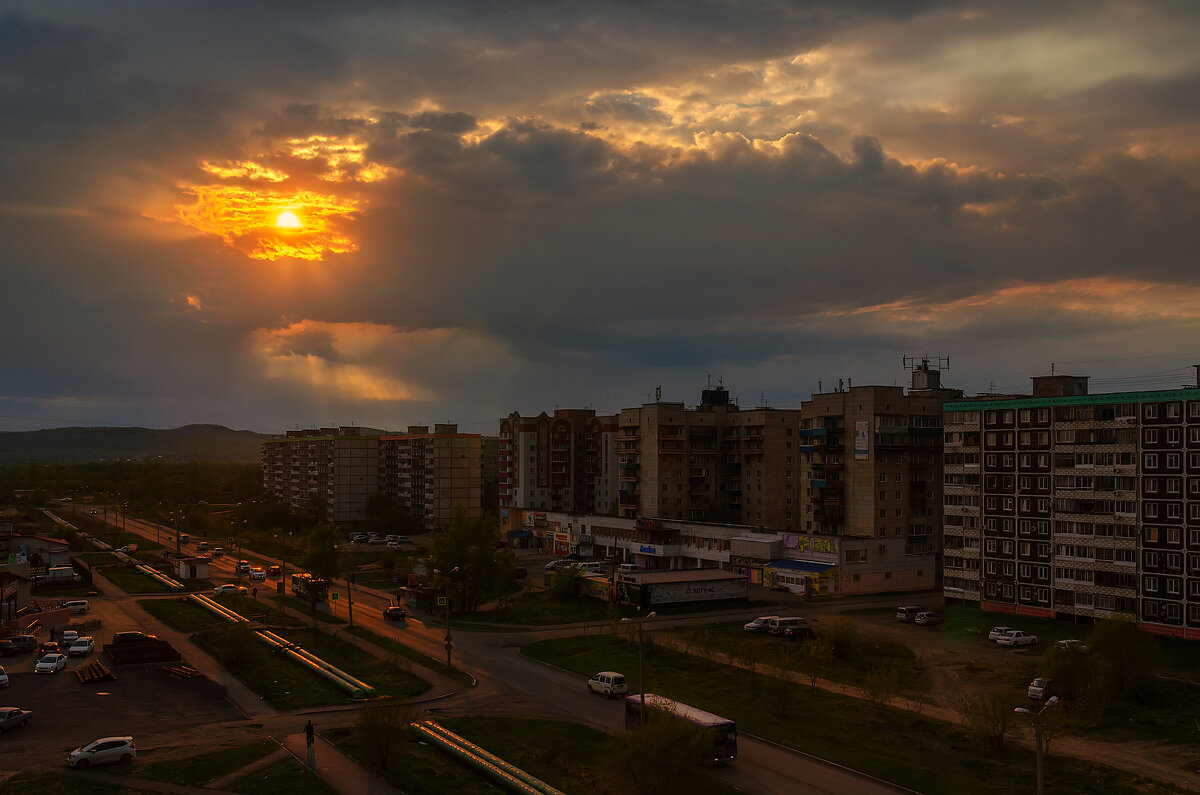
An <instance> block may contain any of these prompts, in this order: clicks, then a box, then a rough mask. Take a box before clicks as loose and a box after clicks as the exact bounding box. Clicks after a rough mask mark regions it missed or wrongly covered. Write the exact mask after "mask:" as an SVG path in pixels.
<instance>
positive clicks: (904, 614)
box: [896, 605, 925, 624]
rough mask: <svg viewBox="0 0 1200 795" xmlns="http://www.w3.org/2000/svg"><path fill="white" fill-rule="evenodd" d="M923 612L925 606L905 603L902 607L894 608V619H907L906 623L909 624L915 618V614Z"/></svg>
mask: <svg viewBox="0 0 1200 795" xmlns="http://www.w3.org/2000/svg"><path fill="white" fill-rule="evenodd" d="M923 612H925V608H923V607H919V606H917V605H905V606H904V607H897V608H896V620H897V621H907V622H908V623H910V624H911V623H912V622H913V621H915V620H916V618H917V614H918V613H923Z"/></svg>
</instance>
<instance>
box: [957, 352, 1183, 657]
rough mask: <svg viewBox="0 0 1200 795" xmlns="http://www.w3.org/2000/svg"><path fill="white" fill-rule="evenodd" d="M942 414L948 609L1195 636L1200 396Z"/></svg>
mask: <svg viewBox="0 0 1200 795" xmlns="http://www.w3.org/2000/svg"><path fill="white" fill-rule="evenodd" d="M1087 382H1088V379H1087V378H1086V377H1077V376H1062V375H1056V376H1047V377H1040V378H1034V379H1033V392H1032V395H1021V396H1003V397H988V398H979V399H971V400H954V401H949V402H947V403H946V405H945V412H946V414H945V417H946V424H945V469H944V478H945V485H944V511H945V514H946V520H945V534H946V552H945V567H944V580H943V589H944V594H945V597H946V598H947V600H952V601H963V602H973V603H978V604H979V605H980V606H981V607H982V608H983V609H986V610H995V611H1002V612H1011V613H1015V614H1022V615H1035V616H1043V617H1058V618H1068V619H1072V620H1080V619H1084V620H1094V619H1100V618H1104V617H1107V616H1121V617H1125V618H1129V619H1132V620H1136V621H1138V622H1139V624H1140V625H1141V626H1142V627H1143V628H1144V629H1146V630H1149V631H1153V632H1157V633H1160V634H1166V635H1174V636H1178V637H1188V638H1200V390H1197V389H1179V390H1162V391H1148V392H1126V393H1112V394H1102V395H1090V394H1088V383H1087Z"/></svg>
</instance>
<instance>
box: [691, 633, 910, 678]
mask: <svg viewBox="0 0 1200 795" xmlns="http://www.w3.org/2000/svg"><path fill="white" fill-rule="evenodd" d="M742 626H743V622H741V621H736V622H726V623H721V624H705V623H703V622H696V623H694V624H692V625H690V626H687V627H675V628H673V629H670V630H667V632H669V633H670V634H671V635H673V636H675V637H676V638H679V639H680V640H682V641H684V642H686V643H688V644H689V645H691V646H699V647H708V648H713V649H716V650H717V651H719V652H724V653H726V654H732V655H733V656H734V658H735V659H741V660H751V659H752V660H754V661H755V662H756V663H765V664H767V665H774V666H779V667H782V668H785V669H787V670H791V671H797V672H799V671H800V670H801V668H800V666H799V663H798V662H797V660H796V654H795V653H796V652H798V651H799V650H800V644H801V643H802V641H801V642H796V641H790V640H784V639H783V638H781V637H779V636H777V635H769V634H767V633H765V632H746V630H744V629H743V628H742ZM813 626H814V628H815V629H816V630H817V631H818V632H819V631H820V629H821V623H820V622H819V621H814V622H813ZM789 652H791V655H790V656H788V655H789ZM880 667H887V668H890V669H891V670H893V671H894V672H895V676H896V681H897V683H898V685H899V686H900V687H901V688H902V689H903V690H904V691H907V692H916V691H921V690H924V689H925V688H927V687H928V686H929V673H928V671H926V670H925V668H924V666H922V665H921V664H920V663H919V662H918V661H917V655H916V654H915V653H913V650H912V649H910V648H909V647H907V646H905V645H904V644H903V643H895V642H892V641H871V640H865V639H864V638H862V637H861V635H860V637H859V640H858V642H857V643H856V644H855V645H854V648H853V649H852V650H851V652H850V654H849V656H847V657H845V658H843V659H841V660H835V661H831V662H830V663H829V665H827V666H826V669H825V671H824V672H823V673H822V675H821V678H822V679H830V680H832V681H834V682H845V683H846V684H849V685H854V686H856V687H861V686H862V685H863V684H864V683H865V682H866V680H867V677H868V676H870V675H871V674H872V673H873V672H874V671H876V670H878V669H879V668H880Z"/></svg>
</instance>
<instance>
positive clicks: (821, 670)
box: [796, 638, 833, 689]
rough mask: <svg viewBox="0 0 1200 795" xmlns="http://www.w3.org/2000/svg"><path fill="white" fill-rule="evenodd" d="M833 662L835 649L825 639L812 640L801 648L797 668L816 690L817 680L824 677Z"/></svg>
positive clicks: (797, 658)
mask: <svg viewBox="0 0 1200 795" xmlns="http://www.w3.org/2000/svg"><path fill="white" fill-rule="evenodd" d="M832 661H833V649H832V648H831V647H830V645H829V642H828V641H826V640H825V639H824V638H817V639H815V640H810V641H808V642H806V643H804V644H802V645H801V646H800V652H799V654H798V655H797V656H796V668H797V669H798V670H799V671H800V673H802V674H804V675H805V676H806V677H807V678H808V683H809V685H810V686H811V687H812V688H814V689H815V688H816V686H817V680H818V679H820V678H821V677H822V676H824V674H825V671H826V669H827V668H828V667H829V664H830V663H831V662H832Z"/></svg>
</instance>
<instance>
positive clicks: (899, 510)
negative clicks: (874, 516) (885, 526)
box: [896, 508, 904, 519]
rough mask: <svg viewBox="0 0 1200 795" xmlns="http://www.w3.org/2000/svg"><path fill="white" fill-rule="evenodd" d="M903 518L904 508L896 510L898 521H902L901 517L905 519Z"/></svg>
mask: <svg viewBox="0 0 1200 795" xmlns="http://www.w3.org/2000/svg"><path fill="white" fill-rule="evenodd" d="M903 516H904V509H903V508H897V509H896V518H897V519H900V518H901V517H903Z"/></svg>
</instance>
